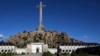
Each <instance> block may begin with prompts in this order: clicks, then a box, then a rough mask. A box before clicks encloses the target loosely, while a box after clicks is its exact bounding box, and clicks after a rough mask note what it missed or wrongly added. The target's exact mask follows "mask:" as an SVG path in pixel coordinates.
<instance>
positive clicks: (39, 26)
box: [37, 1, 45, 32]
mask: <svg viewBox="0 0 100 56" xmlns="http://www.w3.org/2000/svg"><path fill="white" fill-rule="evenodd" d="M37 7H38V8H40V12H39V13H40V15H39V16H40V17H39V25H38V28H37V31H38V32H41V31H43V32H44V31H45V29H44V27H43V24H42V9H43V7H45V5H43V4H42V1H41V2H40V5H38V6H37Z"/></svg>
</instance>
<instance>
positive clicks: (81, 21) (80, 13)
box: [0, 0, 100, 43]
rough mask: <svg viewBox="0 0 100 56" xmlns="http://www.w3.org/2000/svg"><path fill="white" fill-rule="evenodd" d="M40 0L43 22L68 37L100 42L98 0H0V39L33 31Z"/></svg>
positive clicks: (47, 26)
mask: <svg viewBox="0 0 100 56" xmlns="http://www.w3.org/2000/svg"><path fill="white" fill-rule="evenodd" d="M40 1H42V2H43V4H44V5H46V7H45V8H43V25H44V28H45V29H46V30H47V31H48V30H56V31H58V32H66V33H67V34H68V35H69V37H71V38H75V39H78V40H81V41H85V42H97V43H100V0H0V40H5V39H7V38H8V37H9V36H11V35H16V34H17V33H18V32H22V31H24V30H26V31H36V28H37V26H38V21H39V8H36V5H38V4H39V3H40Z"/></svg>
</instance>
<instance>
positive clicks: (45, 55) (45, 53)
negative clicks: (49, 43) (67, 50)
mask: <svg viewBox="0 0 100 56" xmlns="http://www.w3.org/2000/svg"><path fill="white" fill-rule="evenodd" d="M43 56H53V54H51V53H50V52H44V53H43Z"/></svg>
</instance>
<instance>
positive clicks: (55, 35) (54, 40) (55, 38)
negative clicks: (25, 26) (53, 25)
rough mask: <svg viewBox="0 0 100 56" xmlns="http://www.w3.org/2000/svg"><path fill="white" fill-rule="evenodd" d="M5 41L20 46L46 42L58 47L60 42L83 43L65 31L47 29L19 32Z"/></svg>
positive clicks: (50, 45)
mask: <svg viewBox="0 0 100 56" xmlns="http://www.w3.org/2000/svg"><path fill="white" fill-rule="evenodd" d="M5 42H10V43H13V44H14V45H15V46H17V47H19V48H23V47H26V45H27V44H29V43H31V42H44V43H45V44H48V46H49V47H53V48H55V47H57V44H58V42H59V43H60V44H62V43H81V41H79V40H75V39H72V38H69V36H68V35H67V34H66V33H65V32H61V33H59V32H57V31H53V30H52V31H47V32H26V31H23V32H19V33H18V34H17V35H13V36H10V37H9V38H8V39H7V40H6V41H5Z"/></svg>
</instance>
